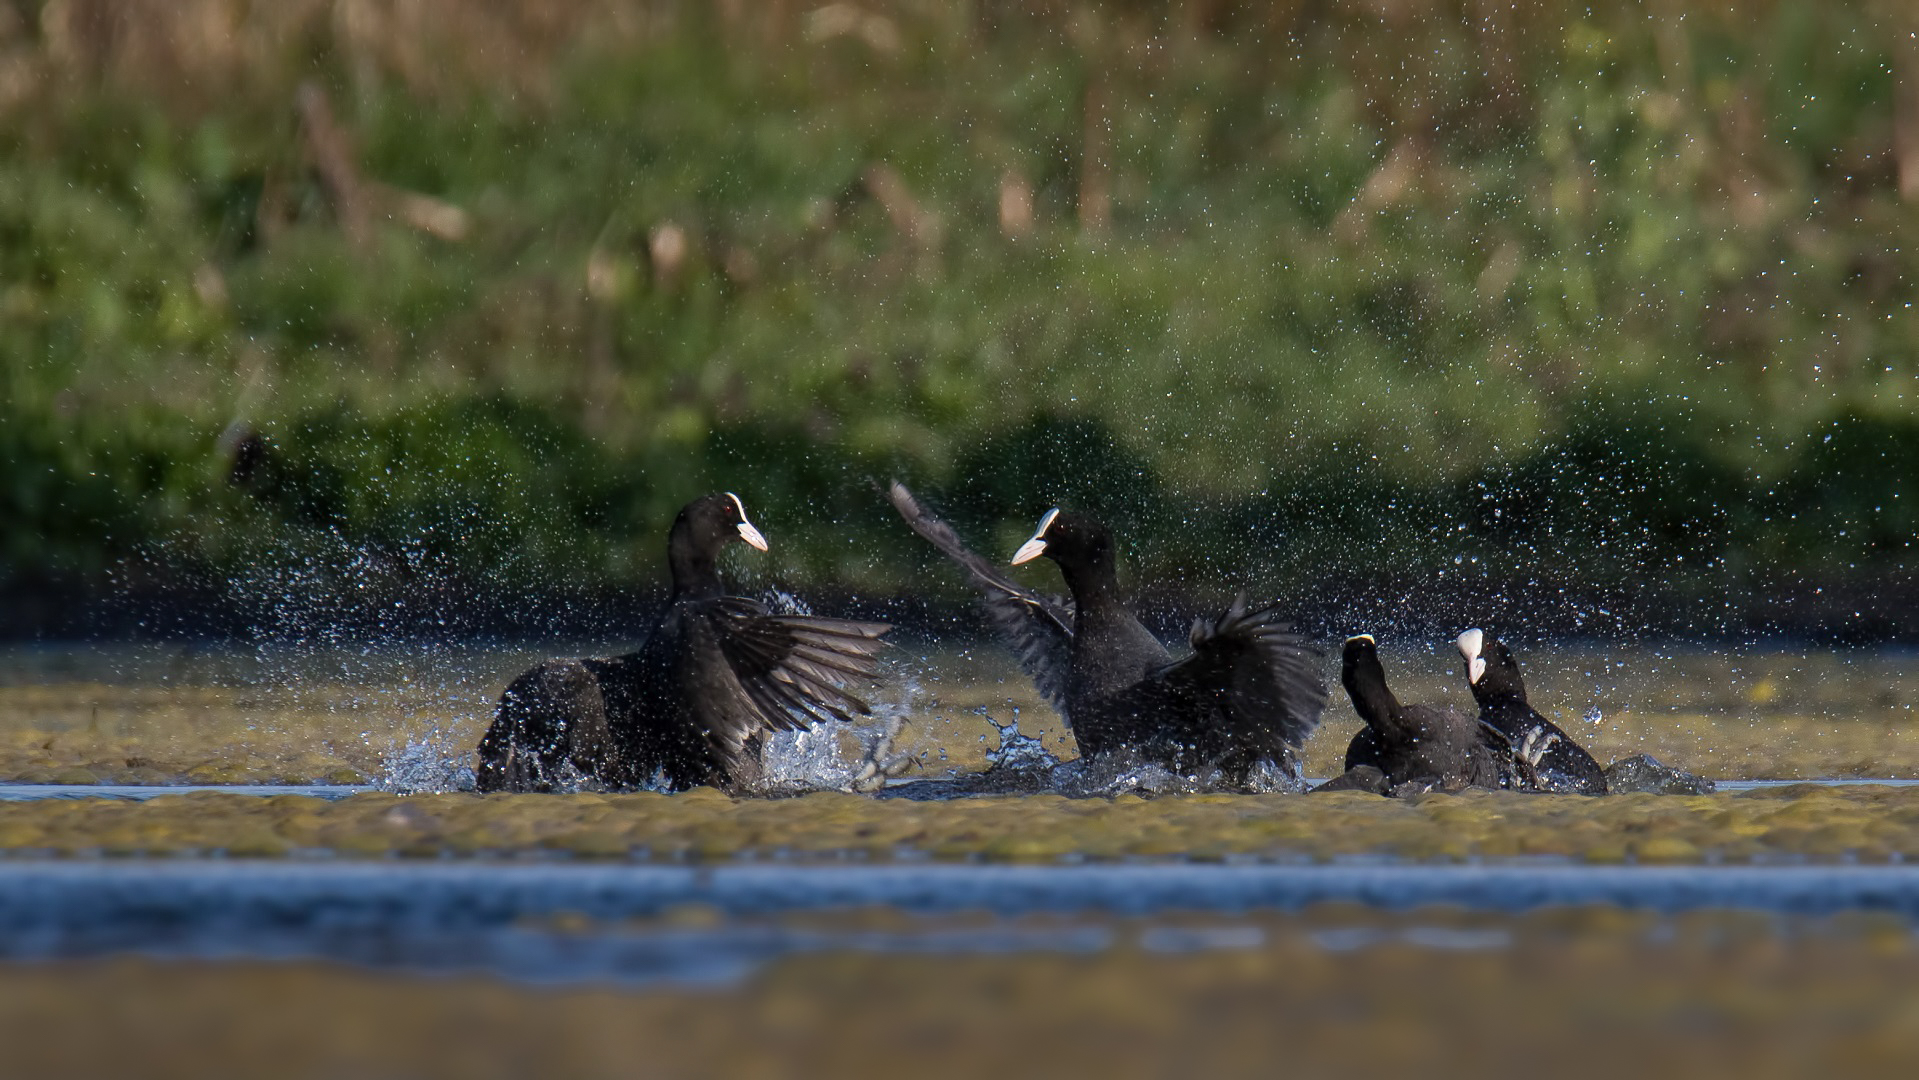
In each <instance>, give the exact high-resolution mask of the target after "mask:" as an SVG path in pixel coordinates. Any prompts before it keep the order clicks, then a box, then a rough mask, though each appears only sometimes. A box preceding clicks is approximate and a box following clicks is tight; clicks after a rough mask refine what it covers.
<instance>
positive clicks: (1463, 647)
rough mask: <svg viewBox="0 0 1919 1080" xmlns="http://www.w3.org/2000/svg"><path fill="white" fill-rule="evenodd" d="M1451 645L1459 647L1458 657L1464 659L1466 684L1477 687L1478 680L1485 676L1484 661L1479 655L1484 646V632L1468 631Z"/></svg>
mask: <svg viewBox="0 0 1919 1080" xmlns="http://www.w3.org/2000/svg"><path fill="white" fill-rule="evenodd" d="M1453 644H1454V645H1457V646H1458V647H1459V655H1461V656H1463V657H1465V658H1466V682H1467V683H1469V684H1471V685H1473V686H1478V685H1479V680H1480V679H1481V678H1483V677H1484V676H1485V674H1486V661H1485V659H1484V658H1483V657H1481V656H1480V655H1479V653H1480V650H1481V649H1483V648H1484V647H1485V645H1486V632H1485V631H1484V630H1478V629H1473V630H1468V631H1466V632H1465V633H1463V634H1461V635H1459V640H1458V641H1455V642H1453Z"/></svg>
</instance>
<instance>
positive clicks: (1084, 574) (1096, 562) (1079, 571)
mask: <svg viewBox="0 0 1919 1080" xmlns="http://www.w3.org/2000/svg"><path fill="white" fill-rule="evenodd" d="M1059 573H1060V576H1061V577H1062V578H1065V579H1066V588H1067V591H1069V592H1071V593H1072V594H1073V607H1074V608H1075V609H1076V610H1077V612H1078V615H1077V617H1078V618H1080V619H1084V618H1087V617H1088V616H1089V615H1090V616H1092V617H1093V618H1095V619H1097V618H1099V617H1101V616H1103V615H1105V614H1107V613H1109V612H1112V611H1115V610H1120V611H1123V610H1125V607H1126V597H1125V595H1124V594H1123V593H1121V592H1120V588H1119V573H1118V571H1117V570H1115V569H1114V567H1113V560H1112V558H1111V557H1110V556H1098V555H1095V556H1092V557H1090V558H1088V559H1087V560H1085V561H1084V562H1081V561H1079V560H1072V561H1069V562H1062V563H1060V564H1059Z"/></svg>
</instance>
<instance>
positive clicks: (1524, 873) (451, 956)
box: [0, 862, 1919, 985]
mask: <svg viewBox="0 0 1919 1080" xmlns="http://www.w3.org/2000/svg"><path fill="white" fill-rule="evenodd" d="M1326 905H1360V906H1364V907H1367V908H1374V909H1378V910H1382V911H1407V910H1414V909H1419V908H1426V907H1434V906H1444V907H1446V908H1449V909H1452V910H1455V911H1473V912H1482V913H1489V914H1496V915H1513V914H1523V913H1526V912H1532V911H1538V910H1542V909H1548V908H1565V907H1590V906H1601V905H1603V906H1608V907H1612V908H1616V909H1620V910H1627V911H1650V912H1658V913H1662V914H1668V915H1670V914H1675V913H1681V912H1687V911H1699V910H1714V909H1738V910H1744V911H1750V912H1766V913H1771V914H1773V915H1778V916H1830V915H1834V914H1836V913H1842V912H1854V913H1878V914H1882V915H1885V916H1889V917H1892V918H1894V919H1895V920H1897V921H1898V923H1899V924H1900V925H1907V926H1908V927H1909V925H1910V923H1911V922H1912V921H1913V920H1914V919H1915V918H1919V867H1913V866H1874V867H1864V866H1826V867H1816V868H1803V867H1778V866H1774V867H1587V866H1570V865H1555V864H1533V865H1520V864H1511V865H1479V866H1445V867H1442V866H1367V865H1344V866H1222V865H1193V864H1184V865H1182V864H1162V865H1153V866H1069V867H1033V866H940V865H932V866H892V867H874V866H855V867H822V866H737V865H735V866H717V867H705V868H698V869H692V868H675V867H657V866H570V867H562V868H555V867H542V866H526V865H512V864H505V865H502V864H488V863H461V864H411V865H407V864H401V865H364V864H344V865H340V864H335V865H324V864H323V865H312V864H271V863H252V864H245V863H242V864H234V863H219V862H211V863H206V862H202V863H169V864H162V865H159V866H147V865H138V864H126V863H65V864H63V863H44V864H24V865H14V866H10V867H8V870H7V882H6V887H5V888H4V889H0V925H4V926H5V927H6V928H7V929H6V932H5V933H4V935H0V959H5V960H22V959H36V960H46V959H74V958H86V957H96V956H102V955H110V954H115V953H123V952H135V953H139V954H142V955H147V956H153V957H166V958H175V959H180V958H194V957H201V958H204V957H236V956H254V957H276V958H283V959H284V958H301V957H303V958H310V959H327V960H345V961H352V962H356V963H361V964H367V965H372V966H376V967H383V968H400V969H406V970H415V971H459V972H487V973H492V974H497V975H504V976H507V977H511V978H515V979H521V980H531V981H547V982H551V981H577V980H581V979H590V980H612V981H617V982H622V983H627V984H638V985H644V984H650V983H656V982H694V983H699V982H713V981H728V980H737V979H739V978H742V977H744V976H746V975H747V974H749V973H750V972H752V971H753V970H755V969H757V968H759V967H761V966H763V965H764V964H766V963H768V962H770V961H772V960H775V959H778V958H780V957H782V956H786V955H791V954H795V953H806V952H821V951H832V950H849V949H850V950H857V951H867V952H899V953H943V954H964V953H982V952H984V953H1019V952H1070V953H1090V952H1098V951H1102V950H1105V949H1109V948H1112V947H1115V946H1116V945H1117V944H1119V943H1120V941H1121V940H1122V938H1121V936H1119V935H1116V934H1115V933H1114V932H1113V930H1112V929H1111V927H1110V926H1109V925H1108V923H1107V921H1106V920H1107V919H1109V918H1110V917H1115V916H1124V917H1137V918H1146V919H1148V920H1149V921H1148V923H1147V924H1145V926H1146V928H1145V929H1144V930H1139V929H1137V928H1135V932H1134V933H1132V934H1130V935H1128V936H1129V937H1130V939H1131V941H1132V943H1133V944H1137V945H1139V946H1141V947H1145V948H1148V949H1152V950H1155V951H1161V952H1177V951H1203V950H1207V949H1217V948H1244V947H1251V946H1256V945H1258V944H1260V943H1261V941H1262V940H1263V938H1262V937H1261V935H1260V933H1259V932H1257V931H1256V930H1251V929H1246V927H1249V926H1251V925H1252V924H1251V923H1248V922H1246V921H1245V920H1246V919H1248V918H1250V917H1252V916H1253V915H1255V914H1259V913H1266V914H1268V915H1270V914H1272V913H1285V912H1291V913H1298V912H1302V911H1308V910H1311V909H1314V908H1316V907H1324V906H1326ZM872 909H885V910H890V911H892V912H895V913H898V914H901V915H906V916H914V917H918V918H915V919H912V920H911V921H905V922H902V921H898V920H892V921H884V920H883V921H882V922H881V924H880V925H877V926H876V925H871V924H869V925H859V924H858V923H857V922H855V923H853V924H850V925H849V924H842V925H837V926H825V925H819V924H796V923H793V922H791V921H782V920H790V918H791V917H793V916H804V915H821V914H828V915H831V914H834V913H846V912H858V911H862V910H872ZM966 913H973V914H974V915H975V916H977V917H975V918H973V919H972V920H971V921H969V922H967V923H965V924H964V925H954V924H952V923H951V922H950V921H941V920H940V919H937V918H926V917H940V916H944V917H949V918H950V917H951V916H955V915H962V914H966ZM1195 913H1206V914H1210V915H1217V916H1226V917H1230V918H1228V921H1226V922H1217V921H1215V922H1211V923H1208V924H1207V928H1206V929H1204V930H1184V931H1180V930H1173V929H1168V928H1167V927H1166V926H1164V925H1162V923H1161V922H1159V921H1153V920H1164V919H1166V918H1168V917H1174V918H1176V919H1177V918H1183V917H1186V916H1191V915H1193V914H1195ZM1034 916H1047V917H1049V921H1046V922H1044V923H1043V924H1035V923H1032V922H1030V921H1022V920H1030V917H1034ZM1235 920H1237V921H1235ZM1903 932H1904V933H1907V934H1909V933H1910V930H1909V929H1908V930H1906V931H1903ZM1317 940H1318V941H1319V943H1320V944H1321V945H1322V946H1323V947H1325V948H1328V949H1334V950H1341V949H1344V950H1350V949H1354V948H1361V947H1365V946H1369V945H1374V944H1380V943H1384V942H1387V941H1390V940H1392V939H1391V938H1390V937H1388V936H1382V935H1380V934H1378V933H1375V932H1373V931H1371V930H1368V929H1366V928H1363V927H1356V928H1350V929H1349V930H1348V932H1346V933H1344V934H1326V935H1322V936H1321V937H1319V938H1318V939H1317ZM1410 940H1411V941H1412V942H1413V943H1415V944H1423V945H1425V946H1427V947H1433V948H1452V949H1458V948H1473V947H1498V946H1502V945H1504V944H1506V943H1507V937H1506V936H1505V935H1502V934H1499V933H1491V934H1480V935H1477V936H1474V935H1469V934H1462V935H1453V936H1448V935H1446V934H1441V933H1431V934H1426V935H1424V936H1420V935H1415V936H1413V937H1412V938H1411V939H1410Z"/></svg>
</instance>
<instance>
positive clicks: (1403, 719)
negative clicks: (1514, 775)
mask: <svg viewBox="0 0 1919 1080" xmlns="http://www.w3.org/2000/svg"><path fill="white" fill-rule="evenodd" d="M1340 682H1342V683H1344V684H1345V686H1346V693H1347V695H1348V696H1349V697H1351V698H1352V700H1353V710H1354V711H1355V712H1357V713H1359V718H1360V719H1361V720H1364V721H1365V722H1366V726H1365V727H1364V728H1362V729H1361V730H1360V732H1359V734H1357V735H1355V736H1353V741H1352V743H1351V744H1350V745H1349V746H1348V747H1347V749H1346V769H1347V771H1348V772H1351V771H1353V770H1354V769H1368V768H1370V769H1375V770H1378V772H1379V773H1381V774H1382V775H1383V776H1384V778H1385V787H1386V789H1387V790H1388V791H1391V790H1395V789H1399V788H1401V787H1402V786H1412V787H1416V788H1420V789H1429V790H1439V791H1459V790H1462V789H1464V788H1469V787H1480V788H1501V787H1506V786H1508V784H1509V783H1510V777H1511V773H1510V770H1509V769H1508V768H1507V767H1506V763H1507V759H1508V757H1509V753H1510V752H1509V749H1508V746H1507V742H1506V738H1505V736H1503V735H1501V734H1500V733H1499V732H1497V731H1495V730H1493V729H1491V728H1489V727H1487V726H1486V725H1484V724H1481V723H1480V722H1479V718H1478V717H1476V716H1473V715H1472V714H1470V713H1468V712H1466V711H1464V710H1461V709H1455V708H1453V707H1452V706H1450V705H1404V704H1401V703H1400V701H1399V699H1398V698H1397V697H1395V696H1394V694H1393V692H1392V690H1391V688H1389V687H1388V686H1387V685H1386V669H1385V667H1384V666H1383V665H1381V664H1380V662H1379V645H1378V644H1377V643H1376V642H1375V641H1374V640H1373V637H1372V635H1371V634H1360V635H1359V636H1357V637H1351V638H1347V639H1346V647H1345V649H1344V650H1343V655H1342V658H1341V663H1340ZM1347 786H1348V787H1360V786H1361V785H1358V784H1349V785H1347Z"/></svg>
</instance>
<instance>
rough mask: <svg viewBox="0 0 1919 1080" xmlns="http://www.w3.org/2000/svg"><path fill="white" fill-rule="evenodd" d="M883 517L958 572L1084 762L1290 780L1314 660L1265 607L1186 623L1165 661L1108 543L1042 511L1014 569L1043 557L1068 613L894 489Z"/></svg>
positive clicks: (1316, 694) (1314, 691)
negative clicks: (1272, 771)
mask: <svg viewBox="0 0 1919 1080" xmlns="http://www.w3.org/2000/svg"><path fill="white" fill-rule="evenodd" d="M892 499H893V504H894V506H895V507H896V508H897V509H898V510H899V512H900V514H901V516H903V517H904V518H905V519H906V521H907V523H908V524H909V525H910V526H912V528H913V530H914V531H915V532H918V533H919V534H920V535H921V536H922V537H925V538H926V539H927V540H928V541H930V542H931V543H932V544H933V545H934V546H935V547H937V548H939V549H940V550H941V551H942V552H944V553H945V554H946V555H947V556H948V557H949V558H951V559H952V560H953V561H954V562H956V563H958V564H959V565H960V566H961V567H962V568H963V569H964V570H966V571H967V573H968V575H969V576H970V577H971V578H972V579H973V582H974V584H975V585H976V586H978V587H979V588H980V590H981V592H982V593H983V595H984V597H985V600H986V606H987V611H988V614H989V617H990V618H991V619H992V621H993V623H994V624H995V626H996V627H997V628H998V629H999V630H1000V631H1001V633H1002V634H1003V636H1005V637H1006V638H1007V639H1008V642H1009V644H1010V645H1011V646H1012V648H1013V651H1014V653H1015V655H1017V656H1018V658H1019V660H1020V662H1021V665H1022V666H1023V667H1024V668H1025V669H1026V671H1027V673H1028V674H1029V675H1031V676H1032V677H1033V679H1034V682H1035V683H1036V684H1037V686H1038V687H1039V690H1040V692H1041V693H1042V694H1043V695H1045V696H1046V697H1047V698H1048V699H1049V700H1051V701H1052V703H1053V704H1054V706H1055V707H1056V708H1058V709H1059V710H1060V712H1061V714H1062V715H1063V716H1064V717H1065V719H1066V722H1067V725H1068V726H1069V727H1070V728H1071V729H1072V731H1073V735H1074V738H1075V740H1076V741H1077V742H1078V744H1079V748H1080V754H1081V756H1082V757H1083V758H1086V759H1089V760H1100V759H1106V758H1114V757H1118V756H1121V755H1130V756H1132V757H1134V758H1138V759H1141V760H1144V761H1148V762H1153V763H1157V764H1160V765H1162V766H1165V767H1167V768H1169V769H1172V770H1173V771H1175V772H1177V773H1180V774H1182V775H1197V774H1201V773H1208V772H1211V771H1213V770H1218V771H1219V773H1220V774H1221V776H1222V778H1223V779H1224V780H1225V781H1226V782H1227V783H1229V784H1234V785H1244V784H1246V783H1247V781H1248V779H1249V777H1250V776H1251V775H1252V774H1253V772H1254V771H1255V770H1256V769H1257V768H1258V767H1259V766H1260V765H1261V764H1262V763H1268V764H1271V765H1273V766H1276V767H1277V768H1279V769H1280V770H1281V771H1282V772H1283V773H1285V774H1286V775H1288V776H1293V777H1297V775H1298V762H1297V757H1296V755H1297V751H1298V748H1299V746H1300V744H1302V743H1303V742H1304V741H1305V739H1306V736H1307V735H1309V734H1311V733H1312V730H1313V728H1314V727H1315V726H1316V725H1317V724H1318V722H1319V714H1320V712H1321V710H1323V709H1324V708H1325V704H1326V691H1325V687H1324V686H1323V685H1322V684H1321V682H1320V680H1319V676H1318V673H1317V671H1316V670H1315V669H1316V664H1315V659H1316V657H1317V654H1316V653H1315V652H1314V651H1313V650H1312V649H1311V648H1309V647H1308V646H1307V645H1306V644H1305V642H1304V641H1303V640H1302V639H1301V638H1300V637H1299V636H1298V635H1296V634H1293V633H1292V632H1291V631H1290V628H1289V627H1288V626H1287V625H1286V624H1284V623H1282V622H1280V621H1278V618H1277V615H1276V613H1275V612H1273V611H1272V610H1271V609H1249V608H1248V607H1247V606H1246V604H1245V602H1244V600H1243V599H1242V600H1240V601H1238V602H1235V603H1234V604H1233V606H1232V607H1230V608H1229V609H1228V610H1226V611H1225V612H1222V613H1220V614H1219V615H1218V616H1216V617H1214V618H1211V619H1200V620H1198V621H1196V622H1195V623H1194V626H1193V632H1192V635H1191V643H1192V646H1193V652H1192V653H1191V654H1190V655H1188V656H1186V657H1184V658H1180V659H1174V658H1173V656H1172V655H1171V654H1170V653H1169V652H1168V651H1167V649H1166V647H1165V646H1164V645H1162V644H1160V642H1159V640H1158V639H1156V638H1155V637H1153V635H1152V634H1151V633H1150V632H1149V631H1147V629H1146V628H1145V626H1143V625H1141V623H1140V622H1139V620H1138V618H1136V617H1135V616H1134V615H1133V613H1132V612H1131V610H1129V609H1128V608H1127V606H1126V604H1125V602H1124V599H1123V597H1122V596H1121V593H1120V589H1119V581H1118V575H1117V572H1116V567H1115V564H1114V559H1113V544H1112V536H1111V533H1110V532H1108V531H1107V529H1106V528H1105V526H1104V525H1102V524H1100V523H1099V522H1097V521H1094V520H1093V519H1091V518H1088V517H1085V516H1083V515H1078V514H1073V513H1070V512H1062V511H1060V510H1053V511H1050V512H1048V513H1047V514H1046V516H1045V517H1044V518H1043V519H1042V520H1041V521H1040V525H1039V528H1038V530H1037V531H1036V532H1035V533H1034V535H1033V537H1032V539H1030V540H1028V541H1027V542H1026V543H1025V544H1023V545H1022V546H1021V547H1020V549H1019V551H1018V552H1017V553H1015V555H1014V557H1013V562H1014V563H1015V564H1019V563H1024V562H1028V561H1030V560H1032V559H1035V558H1039V557H1041V556H1042V555H1043V556H1045V557H1047V558H1049V559H1051V560H1052V561H1053V562H1054V563H1055V564H1057V565H1058V566H1059V568H1060V573H1061V576H1062V577H1063V578H1064V579H1065V581H1066V585H1067V588H1068V589H1069V590H1070V591H1071V593H1072V603H1071V605H1070V606H1069V605H1067V604H1064V603H1061V602H1060V601H1057V600H1052V599H1049V598H1046V597H1043V596H1041V595H1039V594H1038V593H1035V592H1033V591H1032V590H1030V589H1027V588H1025V587H1024V586H1021V585H1019V584H1018V583H1016V582H1014V581H1013V580H1012V579H1011V578H1009V577H1008V576H1007V575H1006V574H1004V573H1002V572H1001V571H1000V570H999V569H998V568H997V567H995V566H993V565H992V564H991V563H989V562H987V561H986V560H985V559H982V558H980V557H979V556H978V555H977V554H975V553H974V552H973V551H972V550H971V549H969V548H967V547H966V545H965V544H964V543H963V542H962V541H961V540H960V539H959V537H958V535H957V534H956V533H954V532H953V530H952V529H951V528H950V527H949V526H947V525H946V523H945V522H943V521H940V520H939V519H938V518H936V517H934V516H933V515H931V514H930V513H928V512H927V511H926V510H925V509H924V508H923V507H921V506H920V505H919V503H918V501H917V500H916V499H914V498H913V495H912V493H911V492H909V491H907V489H906V488H905V487H904V486H903V485H900V484H898V483H895V484H894V485H893V487H892Z"/></svg>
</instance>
